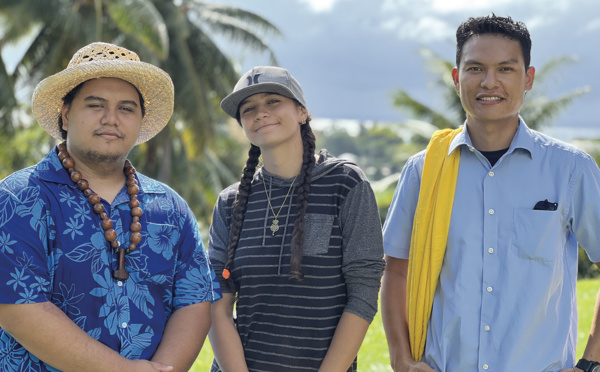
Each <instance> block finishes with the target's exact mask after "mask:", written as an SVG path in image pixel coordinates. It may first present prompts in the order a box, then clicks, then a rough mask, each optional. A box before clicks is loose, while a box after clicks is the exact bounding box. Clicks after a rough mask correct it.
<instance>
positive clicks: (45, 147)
mask: <svg viewBox="0 0 600 372" xmlns="http://www.w3.org/2000/svg"><path fill="white" fill-rule="evenodd" d="M52 146H54V139H53V138H51V137H50V136H48V134H47V133H46V131H44V129H42V127H40V126H39V125H33V126H31V127H27V128H21V129H19V130H17V131H15V134H14V136H0V179H2V178H4V177H6V176H8V175H9V174H11V173H13V172H15V170H18V169H22V168H26V167H29V166H32V165H35V164H36V163H38V162H39V161H40V160H42V158H43V157H44V156H46V154H47V153H48V151H50V149H51V148H52Z"/></svg>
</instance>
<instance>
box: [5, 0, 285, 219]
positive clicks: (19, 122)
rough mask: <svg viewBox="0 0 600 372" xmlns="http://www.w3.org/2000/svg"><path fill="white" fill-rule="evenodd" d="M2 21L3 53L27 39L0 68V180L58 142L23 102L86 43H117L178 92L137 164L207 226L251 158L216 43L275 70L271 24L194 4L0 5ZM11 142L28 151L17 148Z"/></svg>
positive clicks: (81, 0)
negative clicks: (263, 56) (254, 55)
mask: <svg viewBox="0 0 600 372" xmlns="http://www.w3.org/2000/svg"><path fill="white" fill-rule="evenodd" d="M0 17H2V25H3V32H4V33H3V35H2V37H1V38H0V48H3V47H4V46H6V45H9V44H14V43H16V42H19V41H22V40H23V39H28V40H31V42H30V43H29V45H28V46H27V48H26V50H25V53H24V55H23V56H22V58H21V59H20V60H19V61H18V62H17V64H16V68H15V69H14V71H12V72H9V71H7V69H6V66H5V65H4V63H3V62H1V61H0V83H2V84H3V89H1V90H0V100H1V102H2V107H1V108H0V131H1V133H0V134H2V141H0V142H4V144H7V145H9V146H7V147H6V146H2V148H3V150H1V151H3V152H4V153H0V155H4V156H0V157H1V158H2V159H3V160H2V162H1V163H0V164H1V165H2V169H1V170H0V171H1V172H0V173H2V174H0V176H2V177H3V176H6V174H8V173H10V172H12V171H14V170H16V169H19V168H22V167H23V166H26V165H31V164H35V163H36V162H37V161H39V160H40V159H41V158H42V157H43V156H44V155H45V153H47V152H48V151H49V150H50V148H51V146H53V145H54V141H53V140H51V139H49V137H48V136H44V135H43V131H40V128H39V126H37V125H34V123H33V120H32V118H31V112H30V107H29V104H28V103H24V102H19V100H18V99H17V96H18V95H19V96H20V95H23V96H24V97H27V98H29V97H31V93H32V90H33V88H34V87H35V85H36V84H37V83H38V82H39V81H40V80H41V79H43V78H45V77H47V76H49V75H51V74H54V73H56V72H58V71H60V70H62V69H64V68H65V67H66V66H67V64H68V62H69V60H70V58H71V56H72V55H73V54H74V53H75V52H76V51H77V50H78V49H79V48H81V47H82V46H84V45H87V44H89V43H91V42H94V41H105V42H110V43H115V44H118V45H121V46H123V47H125V48H128V49H131V50H133V51H135V52H136V53H137V54H138V55H139V56H140V59H141V60H142V61H145V62H149V63H152V64H154V65H157V66H159V67H160V68H162V69H163V70H165V71H166V72H167V73H169V75H170V76H171V78H172V79H173V83H174V85H175V110H174V114H173V117H172V118H171V124H172V125H169V126H168V127H167V128H166V129H165V130H163V131H162V132H161V133H160V134H159V135H157V136H156V137H155V138H153V139H152V140H151V141H149V142H147V143H145V144H143V145H141V146H138V147H136V149H135V150H134V151H133V152H132V154H131V158H132V161H133V162H134V164H136V166H137V167H138V168H139V170H140V171H141V172H143V173H145V174H147V175H148V176H151V177H154V178H156V179H158V180H160V181H163V182H166V183H168V184H169V185H171V186H172V187H173V188H174V189H175V190H177V192H179V193H180V194H181V195H182V196H183V197H184V199H186V200H187V201H188V203H189V204H190V206H191V207H192V210H193V211H194V213H195V214H196V216H197V217H198V218H199V219H200V220H201V221H207V219H208V218H209V216H210V213H211V210H212V206H213V203H214V201H215V199H216V195H217V193H218V192H220V191H221V190H222V189H223V188H224V187H225V186H227V185H229V184H230V183H232V182H234V181H235V180H236V179H237V175H238V174H239V173H241V166H240V164H241V163H240V162H239V161H238V160H239V158H240V157H243V153H244V152H245V150H243V149H242V148H243V147H245V146H240V144H239V141H238V139H237V138H236V137H234V136H230V135H229V132H230V130H231V128H229V127H228V124H225V123H226V122H227V120H226V119H225V115H224V114H223V113H222V112H221V110H220V108H219V105H218V103H219V102H220V100H221V99H222V98H223V97H224V96H225V95H227V94H228V93H229V92H231V90H232V89H233V85H234V84H235V82H236V81H237V79H238V73H237V71H236V70H235V68H234V66H233V63H232V61H231V60H230V59H229V58H228V57H227V56H226V55H225V54H224V53H223V52H222V51H221V49H220V48H219V46H218V45H217V44H216V42H215V39H216V38H225V39H228V40H230V41H232V42H234V43H237V44H239V45H240V46H242V47H245V48H249V49H250V50H252V51H256V52H260V53H268V54H269V56H270V59H271V62H272V63H273V64H276V63H277V61H276V59H275V56H274V54H273V52H272V50H271V49H270V48H269V46H268V45H267V43H266V41H265V37H266V36H280V32H279V30H278V29H277V28H276V27H275V26H273V25H272V24H271V23H270V22H268V21H267V20H265V19H264V18H262V17H260V16H259V15H257V14H254V13H251V12H247V11H245V10H242V9H239V8H236V7H233V6H228V5H218V4H210V3H207V2H204V1H194V0H128V1H122V0H78V1H73V0H0ZM17 87H18V88H17ZM15 140H16V141H17V143H19V144H21V145H22V146H20V147H18V148H15V147H16V146H14V145H11V143H12V142H13V141H15ZM15 144H16V143H15Z"/></svg>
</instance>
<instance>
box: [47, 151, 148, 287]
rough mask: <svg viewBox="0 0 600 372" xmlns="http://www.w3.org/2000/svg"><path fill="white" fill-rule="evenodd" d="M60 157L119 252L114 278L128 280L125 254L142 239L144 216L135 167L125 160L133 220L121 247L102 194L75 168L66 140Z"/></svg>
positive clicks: (109, 240)
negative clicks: (142, 218)
mask: <svg viewBox="0 0 600 372" xmlns="http://www.w3.org/2000/svg"><path fill="white" fill-rule="evenodd" d="M58 159H59V160H60V161H61V163H62V165H63V167H65V169H66V170H67V171H68V172H69V175H70V176H71V181H73V182H75V183H76V184H77V188H78V189H79V190H81V191H83V195H85V197H86V198H88V202H89V203H90V204H91V205H92V208H93V210H94V212H95V213H96V214H98V215H99V216H100V218H101V219H102V229H104V238H105V239H106V240H107V241H108V242H109V243H110V246H111V247H112V249H114V250H115V253H117V252H118V253H119V267H118V268H117V270H114V271H113V278H115V279H117V280H127V278H129V272H128V271H127V270H125V254H127V253H130V252H131V251H133V250H135V247H136V245H137V244H138V243H139V242H140V241H142V234H141V233H140V231H141V230H142V225H141V224H140V217H141V216H142V213H143V211H142V208H140V202H139V200H138V199H137V196H138V193H139V192H140V188H139V186H138V182H137V180H136V179H135V168H134V167H133V166H132V165H131V162H130V161H129V160H125V167H124V168H123V172H124V173H125V175H126V176H127V193H128V194H129V198H130V200H129V208H131V215H132V216H133V217H132V221H131V225H129V231H131V234H130V236H129V241H130V243H129V246H128V247H127V248H125V247H121V243H120V242H119V241H118V240H117V232H116V231H115V229H113V228H112V227H113V222H112V221H111V220H110V218H108V215H107V214H106V212H105V211H104V205H102V203H101V202H100V195H98V194H96V193H95V192H93V191H92V190H91V189H90V187H89V182H88V181H87V180H86V179H84V178H83V177H82V175H81V173H79V172H78V171H76V170H75V161H74V160H73V159H72V158H71V157H70V156H69V152H68V151H67V145H66V143H65V142H63V143H61V144H60V145H58Z"/></svg>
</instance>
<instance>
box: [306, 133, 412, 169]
mask: <svg viewBox="0 0 600 372" xmlns="http://www.w3.org/2000/svg"><path fill="white" fill-rule="evenodd" d="M358 130H359V133H358V134H357V135H351V134H350V133H348V131H347V130H345V129H341V130H333V131H329V132H327V133H323V132H319V133H318V134H317V147H318V148H326V149H327V151H329V153H330V154H332V155H333V156H336V157H342V158H346V159H348V160H351V161H354V162H356V164H357V165H358V166H359V167H361V168H362V169H363V170H364V171H365V173H366V174H367V176H368V177H369V179H371V180H378V179H381V178H383V177H386V176H388V175H390V174H392V173H396V172H399V171H400V170H401V169H402V166H403V165H404V161H406V159H405V158H404V153H403V152H402V150H401V149H402V146H403V143H404V141H403V139H402V137H401V136H400V135H398V134H397V133H395V131H394V128H391V127H388V126H385V125H378V124H375V125H366V124H364V123H360V124H359V128H358Z"/></svg>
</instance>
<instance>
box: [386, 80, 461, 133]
mask: <svg viewBox="0 0 600 372" xmlns="http://www.w3.org/2000/svg"><path fill="white" fill-rule="evenodd" d="M392 98H393V105H394V106H395V107H398V108H400V109H404V110H407V111H409V112H411V113H412V114H413V116H414V117H416V118H421V119H423V120H425V121H429V122H430V123H431V124H433V125H434V126H436V127H438V128H440V129H443V128H457V127H458V126H459V125H460V124H462V122H461V123H456V122H453V121H451V120H450V119H448V118H447V117H446V116H444V115H442V114H440V113H438V112H436V111H435V110H434V109H432V108H431V107H429V106H427V105H424V104H422V103H420V102H418V101H416V100H415V99H413V98H412V97H411V96H410V95H409V94H408V93H407V92H405V91H404V90H402V89H398V90H396V92H395V93H394V94H393V96H392Z"/></svg>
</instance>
